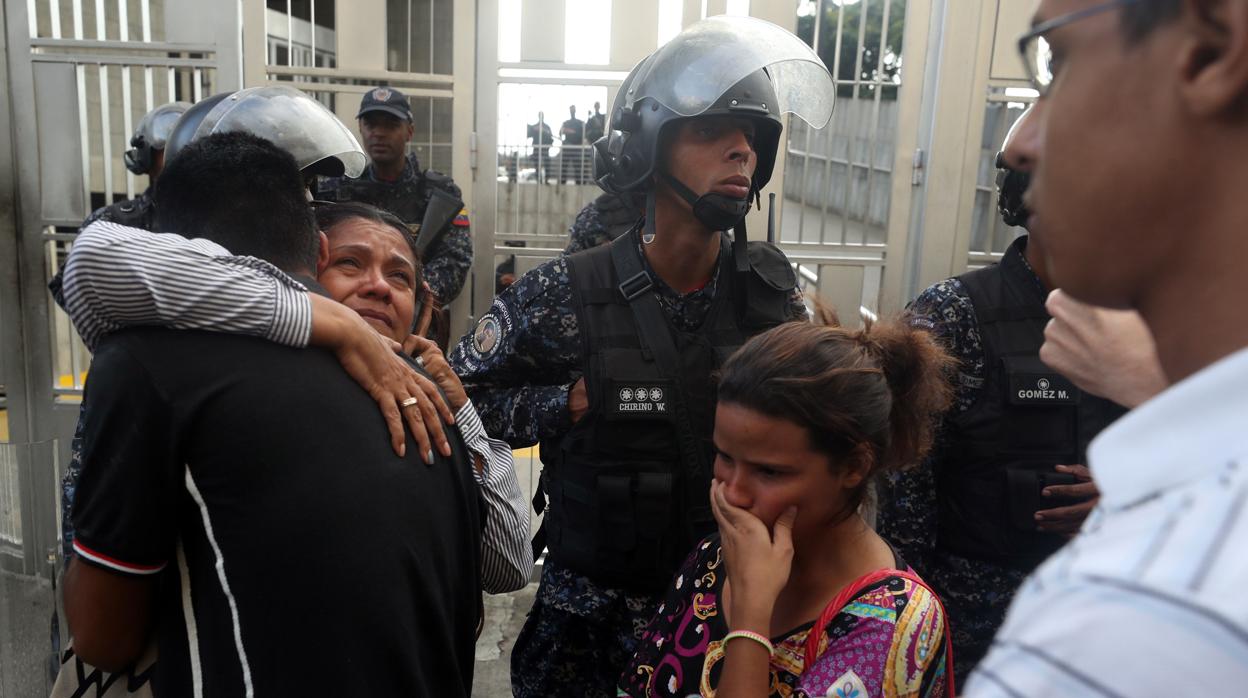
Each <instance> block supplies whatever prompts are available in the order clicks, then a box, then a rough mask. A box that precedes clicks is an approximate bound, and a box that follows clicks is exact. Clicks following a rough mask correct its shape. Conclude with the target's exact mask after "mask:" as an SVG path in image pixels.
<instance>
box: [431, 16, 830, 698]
mask: <svg viewBox="0 0 1248 698" xmlns="http://www.w3.org/2000/svg"><path fill="white" fill-rule="evenodd" d="M708 64H709V65H714V66H715V67H716V68H717V70H715V71H708V70H706V66H707V65H708ZM694 71H696V72H697V74H698V75H699V76H701V77H700V79H698V80H696V81H695V80H690V78H689V76H690V73H691V72H694ZM711 72H713V74H714V76H715V77H714V78H713V79H707V78H706V77H705V76H706V75H707V74H708V73H711ZM691 88H692V89H691ZM833 95H834V93H833V88H832V82H831V78H830V76H829V75H828V72H827V69H826V68H825V67H824V66H823V64H822V62H820V61H819V59H818V57H817V56H816V55H815V54H814V53H813V52H812V51H811V50H810V48H809V47H808V46H806V45H805V44H804V43H802V42H801V41H800V40H799V39H797V38H796V37H794V36H793V35H792V34H789V33H788V32H786V31H784V30H782V29H780V28H779V27H776V26H775V25H772V24H769V23H767V22H763V21H761V20H757V19H753V18H747V17H715V18H711V19H707V20H703V21H701V22H698V23H696V24H694V25H691V26H690V27H689V28H687V29H686V30H685V31H684V32H682V33H681V34H680V35H678V36H677V37H676V38H674V39H673V40H672V41H671V42H669V43H668V44H667V45H665V46H664V47H663V48H660V49H659V50H658V51H656V52H655V53H654V54H652V55H651V56H650V57H648V58H646V59H645V60H643V61H642V62H641V63H640V64H638V66H637V67H635V68H634V69H633V71H632V72H631V73H630V75H629V77H628V78H627V79H626V80H625V82H624V84H623V85H622V86H621V89H620V92H619V96H618V97H617V100H616V103H615V105H614V108H613V110H612V121H611V124H610V130H609V135H607V136H605V137H604V138H603V139H602V140H600V141H599V142H598V143H597V144H595V151H596V155H597V161H596V165H595V171H596V172H595V173H596V177H597V179H598V182H599V184H600V185H601V186H602V187H603V188H604V189H606V190H607V191H608V192H611V193H614V194H616V195H625V196H630V197H638V198H640V199H642V200H643V201H644V202H645V205H644V216H643V217H644V221H641V222H639V224H638V225H635V226H633V227H632V228H631V230H630V231H629V232H628V233H626V234H624V235H621V236H620V237H618V238H617V239H616V240H615V241H614V242H613V243H611V244H609V245H601V246H598V247H595V248H593V249H589V250H585V251H583V252H580V253H577V254H574V255H571V256H566V257H565V256H560V257H559V258H557V259H554V260H552V261H550V262H547V263H545V264H543V265H541V266H539V267H537V268H536V269H534V270H532V271H530V272H529V273H528V274H525V275H524V276H522V277H521V278H520V279H518V280H517V281H516V282H515V283H514V284H513V285H512V286H510V287H509V288H507V289H505V290H504V291H503V292H502V293H501V294H499V296H498V297H497V298H496V299H495V301H494V303H493V305H492V306H491V308H490V310H489V312H488V313H486V314H485V315H484V316H483V317H482V318H481V320H480V321H479V323H478V324H477V326H476V329H475V330H474V331H473V332H472V333H471V334H470V335H468V336H466V337H464V338H463V339H462V340H461V341H460V343H459V345H458V346H457V347H456V348H455V349H454V351H453V353H452V355H451V361H452V365H453V366H454V368H455V369H456V372H457V373H458V374H459V375H460V376H461V377H462V379H463V382H464V385H465V388H466V389H467V390H468V393H469V394H470V396H471V397H472V400H473V402H474V403H475V404H477V405H478V409H479V410H480V412H481V414H482V418H483V420H484V421H485V423H486V427H487V429H488V430H490V431H491V433H496V434H501V435H503V438H505V439H507V440H509V441H510V442H511V444H512V446H513V447H521V446H527V445H532V444H533V443H536V442H540V444H541V458H542V462H543V465H544V469H543V474H542V478H541V484H542V489H543V491H544V493H545V496H546V497H547V498H548V501H549V507H548V508H546V509H545V521H544V524H543V528H542V534H541V535H539V542H538V545H539V547H537V549H538V550H540V543H542V542H544V543H545V544H546V545H547V546H548V549H549V555H548V559H547V562H546V564H545V565H544V567H543V570H542V580H541V585H540V587H539V589H538V592H537V599H536V601H535V603H534V606H533V609H532V610H531V612H530V614H529V617H528V620H527V622H526V623H525V627H524V630H523V631H522V632H521V634H520V636H519V637H518V638H517V640H516V645H515V648H514V649H513V652H512V687H513V691H514V692H515V695H517V696H556V695H569V696H614V695H615V686H616V682H617V680H618V679H619V673H620V672H621V670H622V669H623V666H624V664H625V662H626V661H627V660H628V658H629V657H630V656H631V655H632V653H633V651H634V649H635V645H636V637H637V634H638V633H640V631H641V629H642V628H643V627H644V624H645V623H646V622H647V621H648V620H649V616H650V615H651V612H652V611H653V607H652V606H653V603H655V597H656V596H657V595H658V593H659V592H661V591H662V589H663V588H664V586H665V585H666V584H667V583H669V582H670V581H671V579H672V577H673V575H674V573H675V571H676V569H677V568H678V566H679V563H680V561H681V560H682V559H683V558H684V556H685V555H687V554H688V552H689V551H690V550H691V549H692V547H693V545H694V544H695V543H696V542H697V541H698V540H700V539H701V538H702V537H703V536H705V535H706V534H707V533H709V532H710V531H712V530H713V529H714V521H713V518H712V516H711V513H710V509H709V501H708V495H707V493H708V490H709V483H710V478H711V463H712V457H711V456H712V454H711V452H710V446H709V444H710V435H711V425H712V420H713V414H712V413H713V409H714V404H715V391H714V387H713V384H712V378H711V376H712V373H713V372H714V371H715V369H716V368H717V367H718V366H719V365H720V363H721V362H722V360H723V359H724V358H726V357H727V356H728V355H729V354H731V353H732V351H734V350H735V349H736V348H737V347H738V346H740V345H741V344H742V343H743V342H744V341H745V340H746V339H747V338H748V337H750V336H752V335H754V334H756V333H758V332H761V331H764V330H766V329H768V328H771V327H774V326H776V325H777V324H780V323H783V322H786V321H791V320H801V319H804V318H805V317H806V310H805V306H804V304H803V302H802V298H801V295H800V293H799V292H798V290H797V279H796V276H795V274H794V272H793V268H792V265H791V264H790V263H789V262H788V260H787V259H786V258H785V256H784V254H783V253H781V252H780V251H779V250H778V249H777V248H775V247H774V246H772V245H769V244H767V243H763V242H749V243H748V244H747V240H746V237H745V227H744V218H745V214H746V212H747V211H748V209H749V206H750V205H751V203H752V202H753V201H755V200H756V197H757V196H758V192H759V190H760V189H761V188H762V187H763V186H764V185H766V184H767V182H768V181H769V180H770V178H771V175H772V168H773V166H774V163H775V158H776V153H777V150H778V148H779V147H780V142H781V132H782V121H781V115H782V114H783V113H786V112H789V113H794V114H796V115H797V116H799V117H801V118H803V119H805V120H806V121H808V122H810V123H811V124H812V125H813V126H814V127H817V128H818V127H822V126H823V125H824V124H826V123H827V121H828V119H829V118H830V117H831V112H832V100H833ZM730 229H731V230H733V231H734V233H733V237H732V238H729V236H728V235H727V234H726V232H725V231H727V230H730ZM539 509H540V507H539ZM543 537H544V540H540V539H542V538H543Z"/></svg>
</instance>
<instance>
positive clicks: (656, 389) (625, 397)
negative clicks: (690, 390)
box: [607, 381, 672, 419]
mask: <svg viewBox="0 0 1248 698" xmlns="http://www.w3.org/2000/svg"><path fill="white" fill-rule="evenodd" d="M669 392H670V386H669V384H668V383H667V382H666V381H611V392H610V393H609V394H608V395H607V406H608V412H609V413H610V414H611V415H612V416H617V417H630V416H631V417H641V418H647V419H653V418H655V417H660V418H662V417H667V416H668V415H669V414H671V410H672V408H671V403H670V400H669V398H670V396H669V394H668V393H669Z"/></svg>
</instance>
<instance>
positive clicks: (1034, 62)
mask: <svg viewBox="0 0 1248 698" xmlns="http://www.w3.org/2000/svg"><path fill="white" fill-rule="evenodd" d="M1136 2H1139V0H1110V2H1104V3H1101V4H1100V5H1093V6H1092V7H1087V8H1084V9H1082V10H1078V11H1076V12H1071V13H1070V14H1065V15H1062V16H1061V17H1054V18H1053V19H1050V20H1049V21H1047V22H1041V23H1040V24H1037V25H1036V26H1034V27H1032V28H1031V31H1029V32H1027V33H1026V34H1023V35H1022V36H1021V37H1019V39H1018V52H1019V53H1020V54H1022V57H1023V66H1024V67H1025V68H1026V69H1027V77H1029V78H1030V79H1031V84H1032V86H1033V87H1035V88H1036V91H1037V92H1039V93H1040V96H1041V97H1044V96H1045V95H1046V94H1047V93H1048V91H1049V86H1050V85H1052V84H1053V78H1054V77H1055V75H1056V68H1057V67H1058V66H1056V65H1055V63H1054V60H1053V51H1052V49H1051V48H1050V47H1049V42H1048V40H1046V39H1045V38H1044V35H1045V34H1047V33H1049V32H1051V31H1053V30H1054V29H1057V28H1059V27H1064V26H1066V25H1067V24H1070V23H1071V22H1077V21H1079V20H1081V19H1086V18H1088V17H1091V16H1093V15H1098V14H1100V13H1102V12H1106V11H1108V10H1113V9H1117V8H1119V7H1126V6H1127V5H1132V4H1135V3H1136Z"/></svg>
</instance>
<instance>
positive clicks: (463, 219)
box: [451, 208, 468, 228]
mask: <svg viewBox="0 0 1248 698" xmlns="http://www.w3.org/2000/svg"><path fill="white" fill-rule="evenodd" d="M451 225H454V226H458V227H460V228H467V227H468V209H466V208H461V209H459V215H457V216H455V220H453V221H451Z"/></svg>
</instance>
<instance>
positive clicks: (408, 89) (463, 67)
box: [243, 0, 481, 337]
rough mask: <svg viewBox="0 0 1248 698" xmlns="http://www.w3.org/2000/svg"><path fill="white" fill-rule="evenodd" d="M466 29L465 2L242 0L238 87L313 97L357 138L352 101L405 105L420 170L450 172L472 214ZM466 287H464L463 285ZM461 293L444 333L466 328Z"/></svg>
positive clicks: (470, 64)
mask: <svg viewBox="0 0 1248 698" xmlns="http://www.w3.org/2000/svg"><path fill="white" fill-rule="evenodd" d="M475 22H476V5H475V4H474V3H473V2H470V1H469V0H355V1H353V2H349V3H348V2H344V1H342V0H244V2H243V23H244V26H245V27H248V28H252V27H254V28H256V30H253V31H248V32H245V36H244V40H245V42H246V44H245V46H244V52H243V56H244V59H245V65H244V72H245V75H246V84H247V86H248V87H253V86H256V85H265V84H285V85H294V86H295V87H298V88H299V89H302V90H304V91H306V92H308V93H310V94H312V95H313V96H314V97H316V98H317V99H318V100H320V101H321V102H322V103H323V104H325V106H327V107H328V108H329V109H330V110H331V111H333V112H334V113H335V114H337V115H338V118H339V119H341V120H342V121H343V123H344V124H346V125H347V127H348V128H350V129H351V130H352V131H353V132H354V133H355V134H356V136H357V137H358V136H359V130H358V125H357V123H356V118H355V114H356V112H357V110H358V109H359V106H360V99H361V98H362V97H363V96H364V93H365V92H368V91H369V90H371V89H372V88H374V87H376V86H379V85H388V86H391V87H396V88H398V89H400V90H402V91H403V93H404V94H406V95H407V96H408V98H409V101H410V102H411V106H412V118H413V126H414V127H415V136H414V137H413V139H412V142H411V143H410V144H409V151H410V152H414V153H416V155H417V157H418V158H420V162H421V166H422V167H425V168H433V169H436V170H439V171H441V172H445V173H447V174H449V175H451V176H452V177H453V178H454V179H455V182H456V183H457V184H459V186H460V188H461V189H463V192H464V201H465V203H466V204H467V205H468V208H469V211H470V212H472V213H473V214H474V215H473V226H472V227H473V232H474V235H477V234H479V233H478V232H477V231H478V230H479V229H480V227H481V223H480V221H479V217H478V216H477V215H475V212H476V206H475V205H474V204H475V201H474V197H473V192H474V189H475V187H474V182H473V176H474V172H473V170H474V167H475V164H474V153H473V151H472V145H471V137H472V128H471V123H472V114H473V97H474V94H473V90H472V87H471V85H472V78H473V72H474V69H475V49H476V45H475V43H474V42H473V41H472V40H471V37H472V32H471V31H470V30H469V29H468V28H470V27H472V26H473V25H474V23H475ZM465 288H466V289H467V285H466V286H465ZM469 295H470V294H469V293H468V292H467V290H465V292H464V293H462V294H460V297H459V299H457V300H456V301H455V302H454V303H453V304H452V305H451V318H452V325H451V332H452V335H453V336H454V337H458V336H459V335H460V334H462V333H463V332H464V331H466V330H467V327H468V325H467V322H468V320H467V318H468V314H469V313H468V306H469V300H468V296H469Z"/></svg>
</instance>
